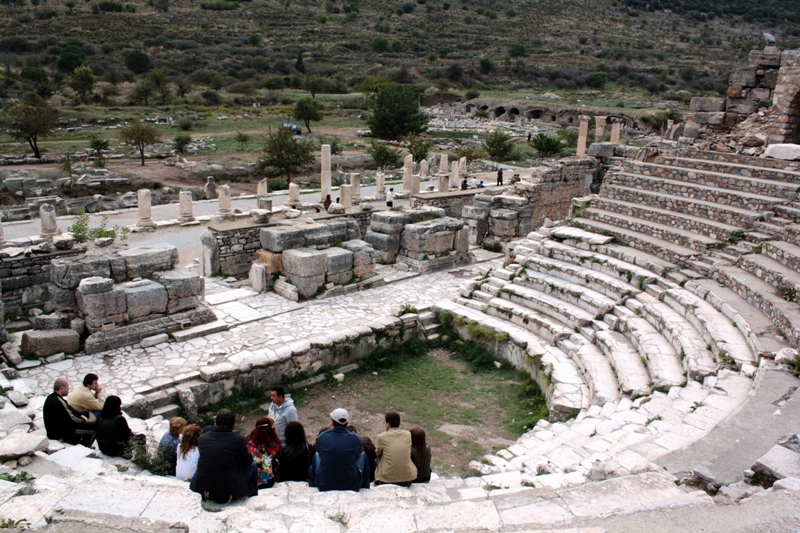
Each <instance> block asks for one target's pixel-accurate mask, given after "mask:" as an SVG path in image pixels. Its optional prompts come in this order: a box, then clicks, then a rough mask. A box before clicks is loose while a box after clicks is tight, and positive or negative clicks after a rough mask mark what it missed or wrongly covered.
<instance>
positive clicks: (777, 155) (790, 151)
mask: <svg viewBox="0 0 800 533" xmlns="http://www.w3.org/2000/svg"><path fill="white" fill-rule="evenodd" d="M763 157H771V158H773V159H781V160H783V161H800V144H789V143H784V144H770V145H769V146H767V149H766V150H765V151H764V156H763Z"/></svg>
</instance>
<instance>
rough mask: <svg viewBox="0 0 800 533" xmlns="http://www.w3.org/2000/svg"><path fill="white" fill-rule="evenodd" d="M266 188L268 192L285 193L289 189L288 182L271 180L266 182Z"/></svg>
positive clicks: (276, 179)
mask: <svg viewBox="0 0 800 533" xmlns="http://www.w3.org/2000/svg"><path fill="white" fill-rule="evenodd" d="M267 186H268V187H269V190H270V191H285V190H286V189H288V188H289V182H288V181H286V180H284V179H279V178H275V179H271V180H267Z"/></svg>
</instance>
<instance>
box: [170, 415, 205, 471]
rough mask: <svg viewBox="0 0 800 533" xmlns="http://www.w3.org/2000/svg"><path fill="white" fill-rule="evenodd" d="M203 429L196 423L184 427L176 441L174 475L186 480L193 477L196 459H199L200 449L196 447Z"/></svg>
mask: <svg viewBox="0 0 800 533" xmlns="http://www.w3.org/2000/svg"><path fill="white" fill-rule="evenodd" d="M202 434H203V430H202V429H201V428H200V426H198V425H197V424H191V425H188V426H186V427H185V428H184V430H183V433H181V440H180V442H179V443H178V464H177V466H176V468H175V477H177V478H178V479H180V480H181V481H186V480H189V479H192V477H194V473H195V471H196V470H197V460H198V459H200V449H199V448H198V447H197V445H198V442H199V441H200V435H202Z"/></svg>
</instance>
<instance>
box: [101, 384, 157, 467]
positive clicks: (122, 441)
mask: <svg viewBox="0 0 800 533" xmlns="http://www.w3.org/2000/svg"><path fill="white" fill-rule="evenodd" d="M95 426H96V427H97V445H98V446H99V447H100V451H101V452H103V453H104V454H106V455H110V456H111V457H127V458H129V459H130V458H131V456H132V446H133V444H134V443H140V444H142V445H144V443H145V438H146V437H145V436H144V435H134V434H133V431H131V428H130V427H129V426H128V421H127V420H125V417H124V416H122V400H120V399H119V396H109V397H108V398H106V401H105V403H104V404H103V409H102V410H101V411H100V416H98V417H97V421H96V422H95Z"/></svg>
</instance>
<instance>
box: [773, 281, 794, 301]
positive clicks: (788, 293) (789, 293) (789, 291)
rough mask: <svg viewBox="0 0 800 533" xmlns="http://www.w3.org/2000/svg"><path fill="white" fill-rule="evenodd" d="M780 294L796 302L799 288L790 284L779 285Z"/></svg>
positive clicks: (785, 298)
mask: <svg viewBox="0 0 800 533" xmlns="http://www.w3.org/2000/svg"><path fill="white" fill-rule="evenodd" d="M777 292H778V296H780V297H781V298H783V299H784V300H786V301H787V302H796V301H797V288H796V287H794V286H790V285H780V286H778V291H777Z"/></svg>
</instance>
